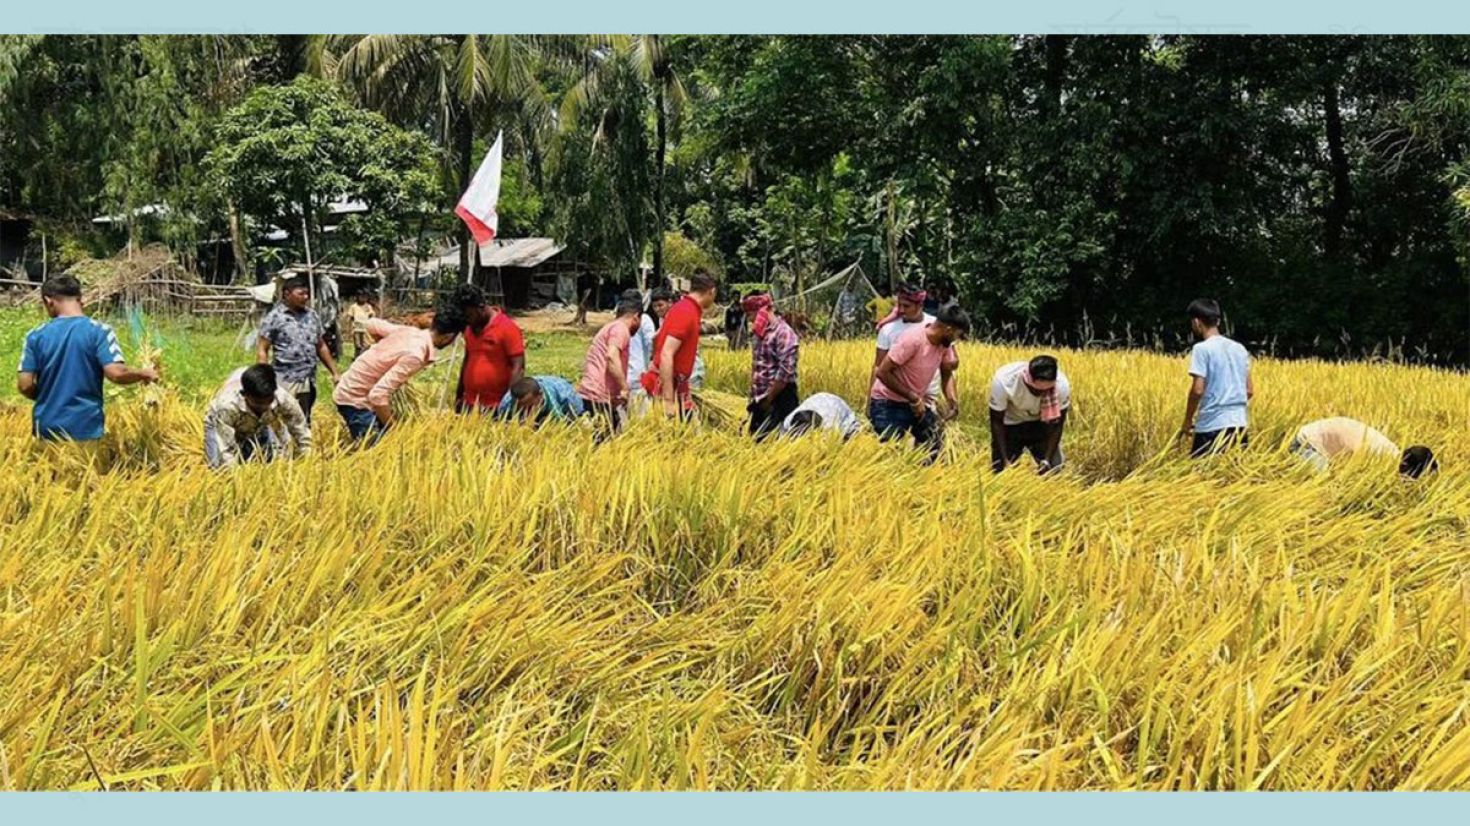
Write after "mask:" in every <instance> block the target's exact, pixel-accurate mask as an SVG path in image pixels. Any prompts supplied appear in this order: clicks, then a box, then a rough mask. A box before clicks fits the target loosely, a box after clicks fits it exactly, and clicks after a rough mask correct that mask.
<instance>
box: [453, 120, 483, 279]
mask: <svg viewBox="0 0 1470 826" xmlns="http://www.w3.org/2000/svg"><path fill="white" fill-rule="evenodd" d="M454 109H455V112H454V115H453V117H454V119H455V127H454V154H455V161H456V163H457V164H458V166H459V192H456V193H454V196H455V198H456V199H457V198H458V197H459V195H460V194H461V193H463V192H464V191H465V190H466V189H469V186H470V176H471V175H472V174H473V172H472V170H471V165H472V164H473V163H474V157H473V155H474V151H475V128H474V124H472V123H471V122H470V107H469V105H468V104H463V103H461V104H457V105H456V106H455V107H454ZM474 243H475V239H474V238H473V237H471V236H470V228H469V227H468V226H465V225H464V224H463V223H462V222H461V225H460V228H459V280H460V281H461V282H463V281H468V280H470V278H471V276H472V275H473V271H472V269H471V268H472V267H473V266H474V263H475V262H476V261H477V260H479V258H478V256H476V255H474V254H473V252H472V250H473V249H474Z"/></svg>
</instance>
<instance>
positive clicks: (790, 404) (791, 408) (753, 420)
mask: <svg viewBox="0 0 1470 826" xmlns="http://www.w3.org/2000/svg"><path fill="white" fill-rule="evenodd" d="M800 404H801V400H800V399H798V398H797V393H796V385H794V384H788V385H786V387H785V389H783V390H782V391H781V392H780V393H777V394H776V398H774V399H772V400H771V409H770V410H762V409H761V406H760V405H758V404H756V403H755V402H751V403H750V404H749V405H747V406H746V409H747V410H748V411H749V412H750V433H751V435H753V436H755V439H756V441H763V440H764V439H765V438H766V437H767V436H769V435H770V434H771V433H773V432H775V431H776V430H779V429H780V428H781V423H782V422H784V421H786V417H787V416H790V415H791V414H792V413H794V412H796V408H797V406H798V405H800Z"/></svg>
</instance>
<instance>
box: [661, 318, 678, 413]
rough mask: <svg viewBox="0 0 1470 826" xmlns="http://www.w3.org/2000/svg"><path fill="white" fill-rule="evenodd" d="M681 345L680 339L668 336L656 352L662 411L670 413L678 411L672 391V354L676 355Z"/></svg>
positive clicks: (675, 397) (676, 401)
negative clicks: (660, 348)
mask: <svg viewBox="0 0 1470 826" xmlns="http://www.w3.org/2000/svg"><path fill="white" fill-rule="evenodd" d="M683 345H684V342H683V341H682V340H680V339H677V338H674V337H673V336H669V337H668V338H666V339H664V347H663V350H662V351H660V352H659V354H658V381H659V391H658V393H659V398H661V399H662V400H663V403H664V412H665V413H668V414H670V415H672V414H674V413H677V412H679V411H678V400H677V396H676V394H675V392H674V390H675V388H674V356H676V355H678V353H679V348H680V347H682V346H683Z"/></svg>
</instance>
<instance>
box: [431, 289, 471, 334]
mask: <svg viewBox="0 0 1470 826" xmlns="http://www.w3.org/2000/svg"><path fill="white" fill-rule="evenodd" d="M464 328H465V321H464V310H463V309H462V308H461V306H460V305H459V304H457V303H455V301H454V300H453V298H451V299H450V300H449V301H441V302H439V305H438V306H437V307H435V308H434V320H433V321H431V322H429V329H430V330H433V331H434V332H436V333H439V334H440V335H450V336H457V335H459V334H460V333H462V332H464Z"/></svg>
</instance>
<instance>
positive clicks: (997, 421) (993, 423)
mask: <svg viewBox="0 0 1470 826" xmlns="http://www.w3.org/2000/svg"><path fill="white" fill-rule="evenodd" d="M990 444H991V446H992V447H993V448H994V451H993V452H994V454H995V455H996V456H999V457H1000V460H1001V461H1002V462H1005V463H1007V464H1009V461H1008V460H1007V459H1006V457H1008V456H1010V455H1011V453H1010V451H1009V450H1008V449H1007V448H1008V447H1009V446H1008V445H1007V444H1006V412H1005V410H1004V409H1001V410H996V409H995V408H994V407H991V408H990Z"/></svg>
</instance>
